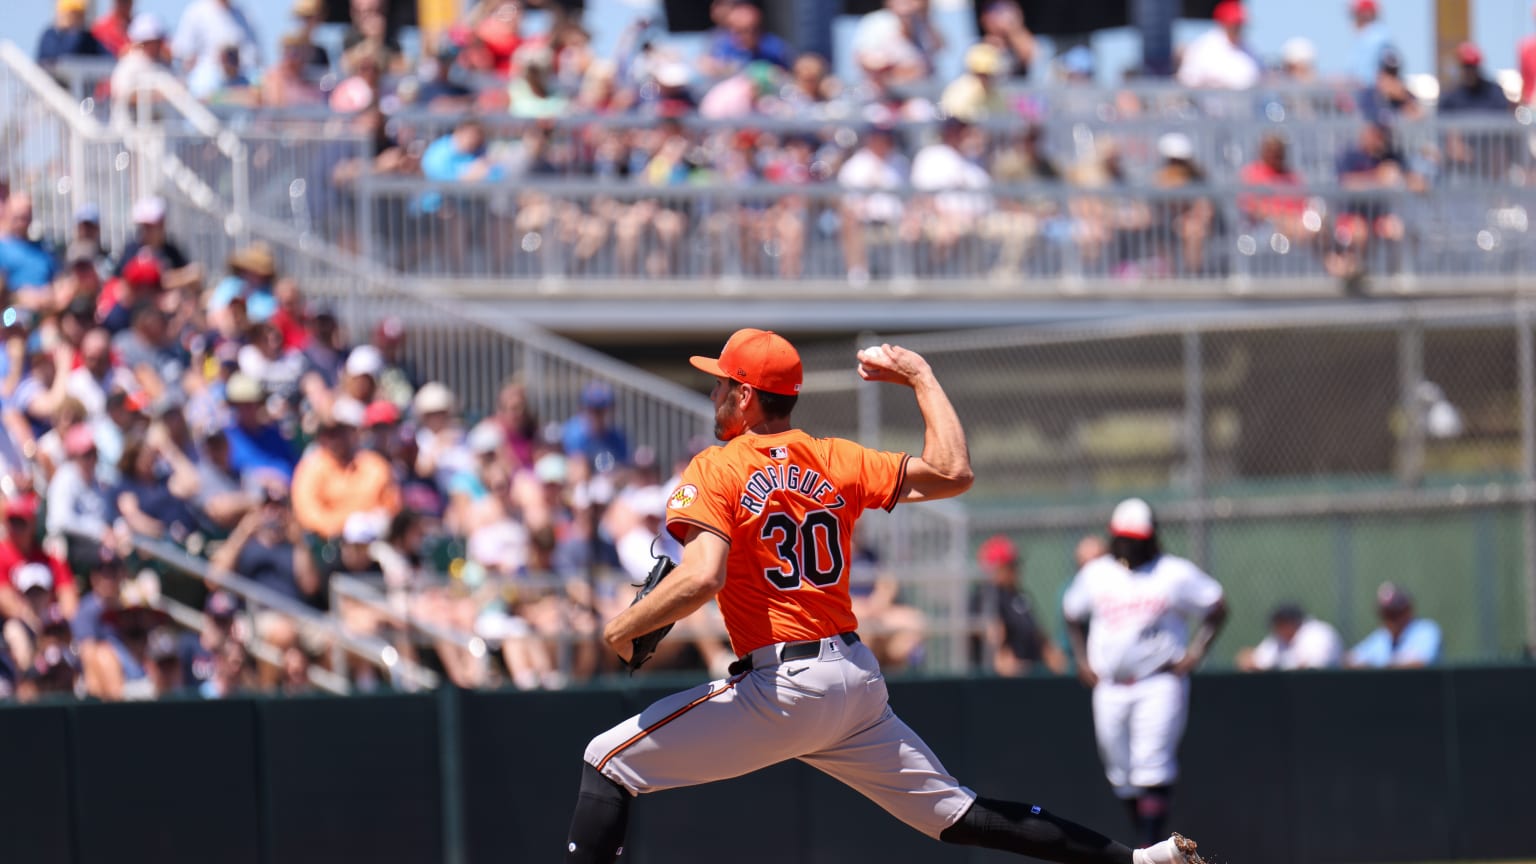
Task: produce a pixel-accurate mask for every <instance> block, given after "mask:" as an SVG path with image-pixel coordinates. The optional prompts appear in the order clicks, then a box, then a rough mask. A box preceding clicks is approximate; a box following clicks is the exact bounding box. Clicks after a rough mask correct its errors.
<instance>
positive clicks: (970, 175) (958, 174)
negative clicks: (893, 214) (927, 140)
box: [912, 143, 992, 216]
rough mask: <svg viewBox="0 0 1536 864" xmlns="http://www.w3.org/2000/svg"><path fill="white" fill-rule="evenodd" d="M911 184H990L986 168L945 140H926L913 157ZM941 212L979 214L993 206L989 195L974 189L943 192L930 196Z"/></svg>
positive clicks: (935, 187) (963, 186)
mask: <svg viewBox="0 0 1536 864" xmlns="http://www.w3.org/2000/svg"><path fill="white" fill-rule="evenodd" d="M912 188H914V189H922V190H924V191H939V190H945V189H981V190H986V189H990V188H992V177H991V176H990V175H988V174H987V171H986V169H985V168H982V167H981V166H980V165H977V164H976V163H975V162H972V161H971V160H969V159H967V158H965V157H964V156H963V155H961V154H960V151H959V150H956V149H955V148H953V147H951V146H949V145H948V144H942V143H941V144H929V145H928V146H927V147H924V148H923V149H921V150H919V151H917V156H915V157H914V158H913V159H912ZM933 204H934V207H935V209H937V210H938V211H939V215H941V216H980V215H981V214H983V213H986V212H987V211H989V210H991V209H992V199H991V197H990V196H988V195H985V194H978V193H975V192H942V193H941V194H938V195H935V196H933Z"/></svg>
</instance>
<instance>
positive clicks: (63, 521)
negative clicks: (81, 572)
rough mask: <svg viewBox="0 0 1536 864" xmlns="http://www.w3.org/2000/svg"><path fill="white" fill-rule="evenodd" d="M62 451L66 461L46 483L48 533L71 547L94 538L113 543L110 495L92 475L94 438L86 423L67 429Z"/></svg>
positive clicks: (95, 451) (94, 539) (94, 474)
mask: <svg viewBox="0 0 1536 864" xmlns="http://www.w3.org/2000/svg"><path fill="white" fill-rule="evenodd" d="M64 453H65V455H66V456H68V457H69V461H68V462H65V463H64V464H63V465H60V466H59V469H58V470H57V471H55V472H54V474H53V479H52V480H50V481H49V483H48V520H47V521H48V535H49V536H50V537H62V538H65V540H66V541H68V542H69V545H70V547H71V549H72V550H75V549H79V548H83V547H84V544H86V543H90V542H94V541H100V542H102V543H110V542H114V541H115V537H114V536H113V534H112V526H111V524H110V523H109V522H108V519H109V518H110V516H111V513H112V504H111V495H110V492H109V491H108V490H107V488H106V487H105V486H103V485H102V482H101V480H100V479H99V478H98V477H97V476H96V457H97V450H96V441H95V439H94V438H92V437H91V429H90V427H89V426H86V425H85V424H81V425H79V426H76V427H74V428H73V429H70V430H69V434H68V435H66V436H65V438H64ZM70 557H71V558H72V559H73V558H77V557H78V556H77V555H74V554H72V555H71V556H70Z"/></svg>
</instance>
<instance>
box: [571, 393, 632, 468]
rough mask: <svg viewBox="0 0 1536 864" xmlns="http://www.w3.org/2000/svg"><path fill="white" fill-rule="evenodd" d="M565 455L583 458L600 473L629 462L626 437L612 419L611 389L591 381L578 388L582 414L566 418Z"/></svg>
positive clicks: (627, 439)
mask: <svg viewBox="0 0 1536 864" xmlns="http://www.w3.org/2000/svg"><path fill="white" fill-rule="evenodd" d="M561 442H562V444H563V446H564V449H565V455H567V456H580V457H583V458H584V459H585V460H586V461H587V462H588V463H589V464H591V465H593V466H596V467H597V470H598V471H599V472H601V471H606V470H608V469H609V468H613V467H616V466H619V465H626V464H628V463H629V438H628V436H626V435H625V434H624V430H623V429H621V428H619V427H618V426H616V425H614V422H613V388H612V387H609V386H608V385H607V384H605V383H603V382H602V381H592V382H590V383H588V384H587V386H586V387H585V388H584V389H583V390H582V391H581V413H580V414H577V415H576V416H574V417H572V418H570V419H569V420H567V421H565V427H564V430H563V432H562V434H561Z"/></svg>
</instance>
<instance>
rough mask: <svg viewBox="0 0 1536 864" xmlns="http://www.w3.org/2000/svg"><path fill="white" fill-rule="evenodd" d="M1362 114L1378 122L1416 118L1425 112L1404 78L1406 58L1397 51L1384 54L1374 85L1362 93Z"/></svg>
mask: <svg viewBox="0 0 1536 864" xmlns="http://www.w3.org/2000/svg"><path fill="white" fill-rule="evenodd" d="M1359 112H1360V116H1361V117H1364V118H1365V119H1366V120H1372V121H1376V122H1379V123H1391V122H1393V121H1394V120H1397V119H1402V120H1417V119H1419V118H1420V117H1423V116H1424V106H1423V105H1421V104H1419V100H1417V99H1415V98H1414V96H1413V93H1411V92H1409V90H1408V84H1407V82H1406V81H1404V80H1403V59H1402V57H1401V56H1400V55H1399V54H1398V53H1397V52H1396V51H1387V52H1385V53H1384V54H1382V55H1381V68H1380V69H1379V70H1378V71H1377V73H1376V80H1375V84H1374V86H1372V87H1370V88H1368V89H1367V90H1365V92H1363V93H1361V94H1360V105H1359Z"/></svg>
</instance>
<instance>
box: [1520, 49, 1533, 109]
mask: <svg viewBox="0 0 1536 864" xmlns="http://www.w3.org/2000/svg"><path fill="white" fill-rule="evenodd" d="M1516 51H1517V53H1518V54H1519V57H1520V104H1521V105H1529V104H1531V95H1532V93H1533V92H1536V36H1527V37H1525V38H1524V39H1521V40H1520V47H1519V48H1518V49H1516Z"/></svg>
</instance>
